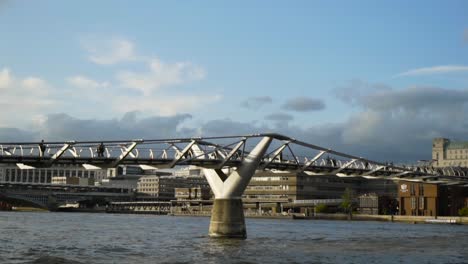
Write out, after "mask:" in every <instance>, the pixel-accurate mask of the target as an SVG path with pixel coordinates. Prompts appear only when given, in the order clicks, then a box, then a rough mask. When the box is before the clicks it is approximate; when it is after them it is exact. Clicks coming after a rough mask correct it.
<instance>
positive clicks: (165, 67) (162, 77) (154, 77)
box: [117, 59, 206, 95]
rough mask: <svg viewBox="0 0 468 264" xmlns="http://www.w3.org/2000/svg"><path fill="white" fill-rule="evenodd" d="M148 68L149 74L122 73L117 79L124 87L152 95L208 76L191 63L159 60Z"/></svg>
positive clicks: (154, 60)
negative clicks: (165, 88)
mask: <svg viewBox="0 0 468 264" xmlns="http://www.w3.org/2000/svg"><path fill="white" fill-rule="evenodd" d="M148 67H149V71H148V72H133V71H122V72H120V73H118V74H117V79H118V80H119V81H120V82H121V85H122V86H124V87H128V88H131V89H135V90H139V91H141V92H142V93H143V94H144V95H150V94H152V92H154V91H157V90H159V89H160V88H162V87H168V86H174V85H180V84H183V83H187V82H189V81H197V80H202V79H204V78H205V75H206V72H205V70H204V69H203V68H202V67H200V66H198V65H194V64H192V63H191V62H175V63H165V62H163V61H161V60H159V59H153V60H151V61H150V63H149V65H148Z"/></svg>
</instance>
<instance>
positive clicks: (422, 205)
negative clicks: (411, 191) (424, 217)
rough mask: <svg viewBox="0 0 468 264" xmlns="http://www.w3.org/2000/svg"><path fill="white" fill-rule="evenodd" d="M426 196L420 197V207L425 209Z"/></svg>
mask: <svg viewBox="0 0 468 264" xmlns="http://www.w3.org/2000/svg"><path fill="white" fill-rule="evenodd" d="M425 202H426V198H425V197H419V209H420V210H424V209H426V203H425Z"/></svg>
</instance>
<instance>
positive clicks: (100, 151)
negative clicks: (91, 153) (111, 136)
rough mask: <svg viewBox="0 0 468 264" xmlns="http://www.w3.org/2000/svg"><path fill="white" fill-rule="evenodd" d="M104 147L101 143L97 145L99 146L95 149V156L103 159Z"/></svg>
mask: <svg viewBox="0 0 468 264" xmlns="http://www.w3.org/2000/svg"><path fill="white" fill-rule="evenodd" d="M105 149H106V147H104V143H103V142H101V144H99V146H98V147H97V150H96V152H97V155H98V157H104V151H105Z"/></svg>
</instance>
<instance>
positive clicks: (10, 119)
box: [0, 68, 56, 126]
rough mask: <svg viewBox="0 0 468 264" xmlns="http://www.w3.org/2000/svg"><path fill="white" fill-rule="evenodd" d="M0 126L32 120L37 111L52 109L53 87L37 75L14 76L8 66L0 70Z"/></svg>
mask: <svg viewBox="0 0 468 264" xmlns="http://www.w3.org/2000/svg"><path fill="white" fill-rule="evenodd" d="M0 88H1V89H2V92H1V96H0V105H1V106H2V111H1V113H0V126H6V125H8V124H18V123H19V122H24V121H32V120H33V119H34V118H36V116H37V114H38V113H39V112H44V111H48V110H50V109H52V108H53V107H54V106H55V105H56V101H55V100H54V98H53V96H51V94H52V92H51V90H53V87H52V86H51V85H50V84H49V83H47V82H46V81H45V80H43V79H41V78H38V77H33V76H30V77H23V78H22V77H16V76H14V75H13V74H12V73H11V72H10V70H9V69H8V68H3V69H1V70H0Z"/></svg>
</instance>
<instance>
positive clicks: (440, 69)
mask: <svg viewBox="0 0 468 264" xmlns="http://www.w3.org/2000/svg"><path fill="white" fill-rule="evenodd" d="M453 72H468V66H464V65H442V66H433V67H426V68H418V69H413V70H409V71H406V72H403V73H400V74H398V75H396V76H417V75H431V74H441V73H453Z"/></svg>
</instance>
